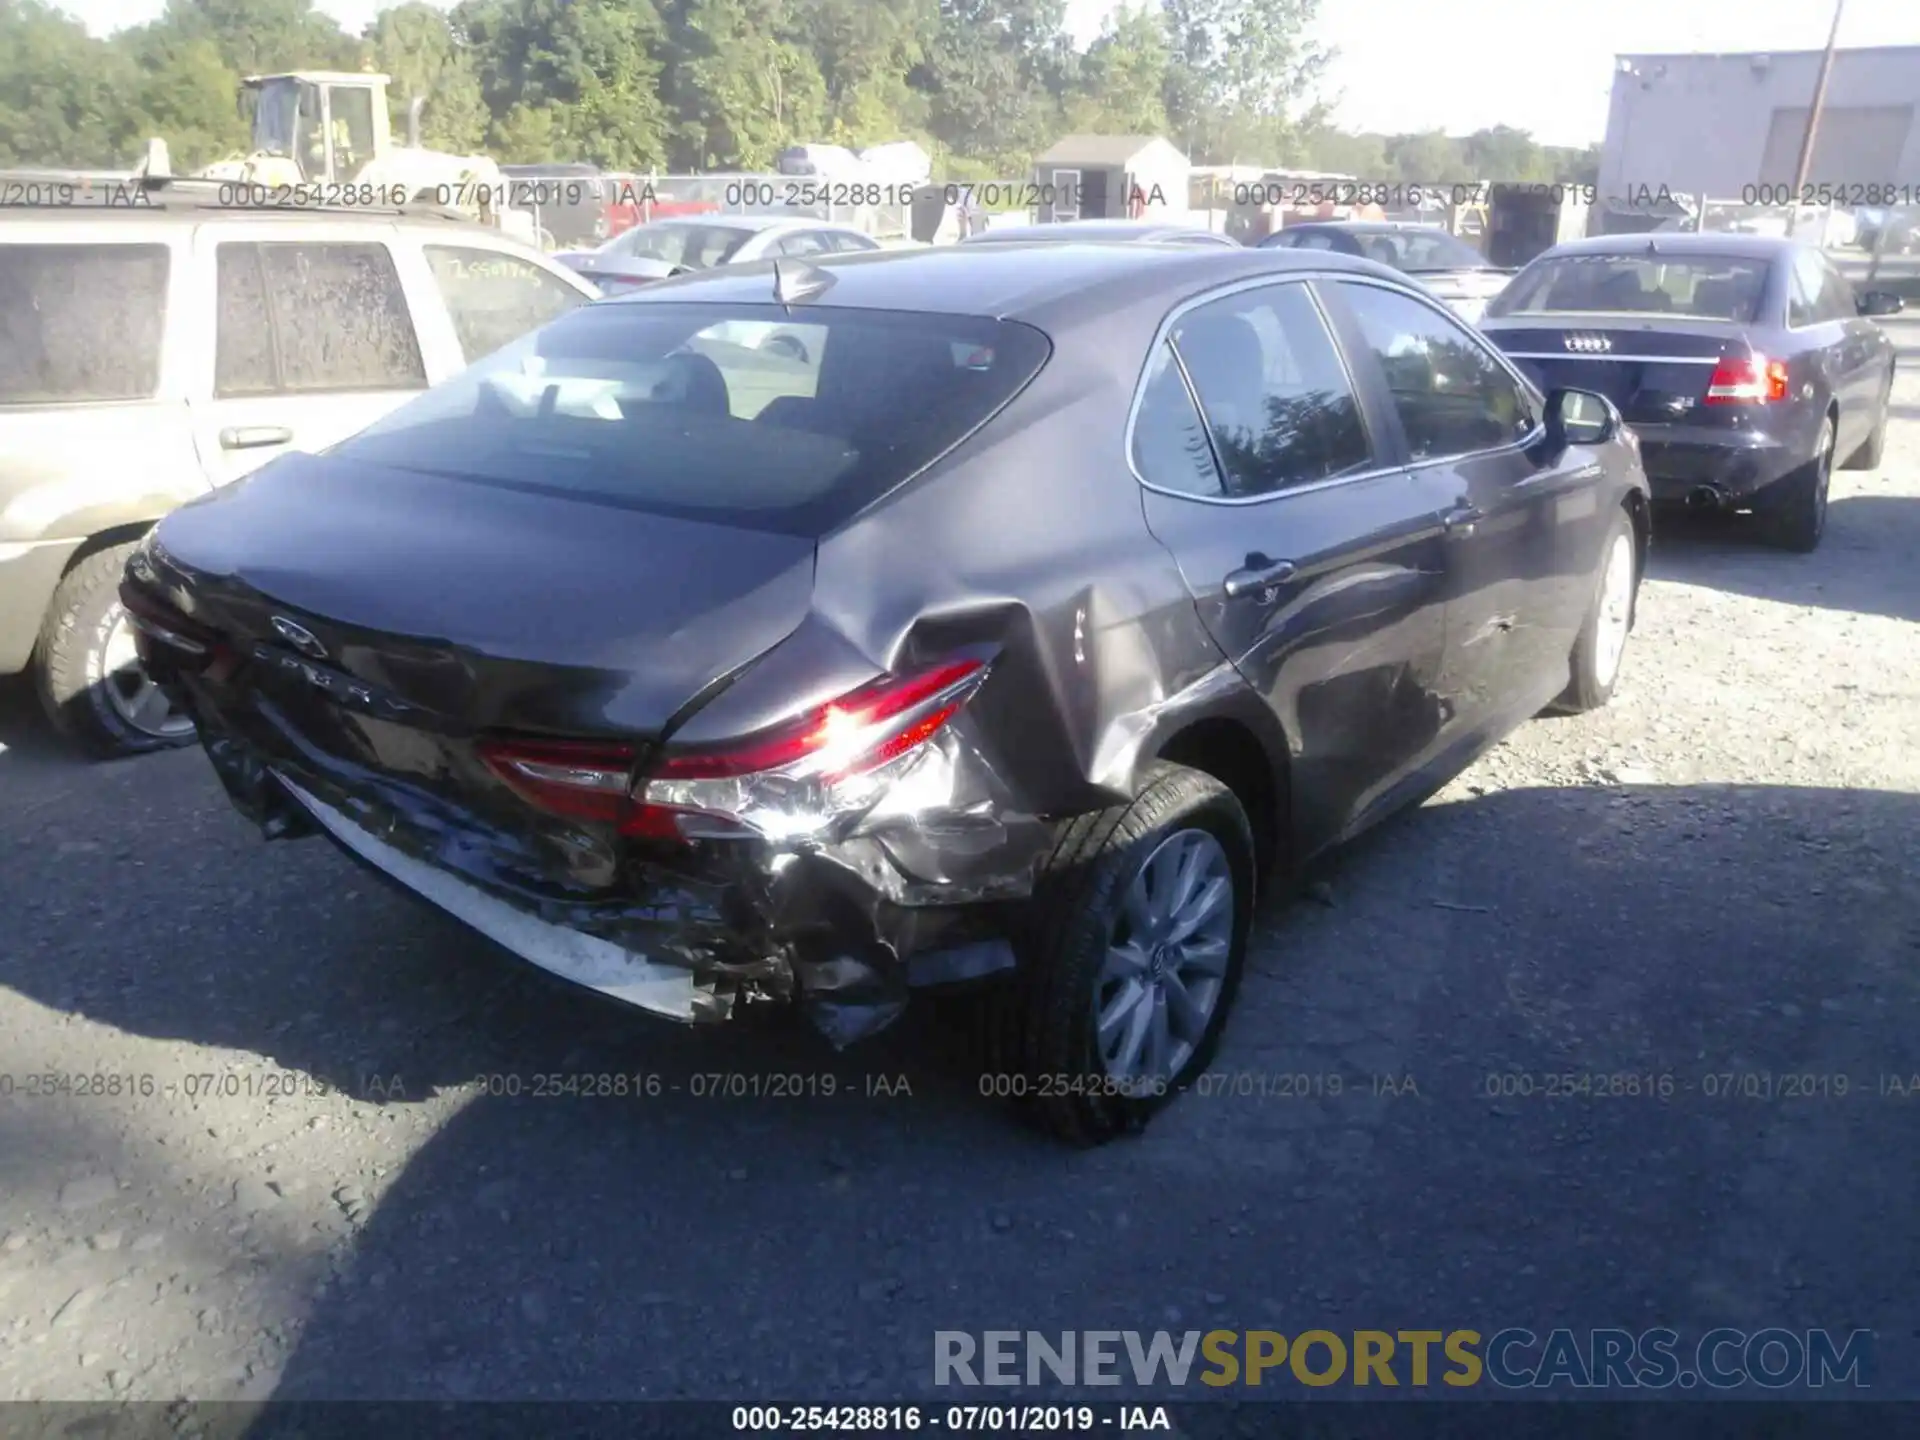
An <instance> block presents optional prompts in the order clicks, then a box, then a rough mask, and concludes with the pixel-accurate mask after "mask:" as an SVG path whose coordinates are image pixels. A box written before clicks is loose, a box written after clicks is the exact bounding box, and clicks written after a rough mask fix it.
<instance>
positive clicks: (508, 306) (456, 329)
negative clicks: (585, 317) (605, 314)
mask: <svg viewBox="0 0 1920 1440" xmlns="http://www.w3.org/2000/svg"><path fill="white" fill-rule="evenodd" d="M424 249H425V250H426V254H427V264H428V265H429V266H430V267H431V268H432V270H433V279H434V283H435V284H436V285H437V286H438V287H439V289H440V298H441V299H442V300H444V301H446V303H447V317H448V318H449V319H450V320H452V321H453V333H454V334H455V335H456V336H458V337H459V340H460V353H461V355H462V356H464V357H465V359H466V362H467V363H468V364H469V365H471V364H472V363H473V362H474V361H476V360H478V359H480V358H481V357H482V356H484V355H491V354H492V353H493V352H494V351H496V350H498V349H499V348H500V347H501V346H502V345H507V344H511V343H512V342H513V341H515V340H518V339H519V338H520V337H521V336H522V335H524V334H526V333H527V332H528V331H529V330H538V329H539V328H540V327H541V326H542V325H544V324H546V323H547V322H548V321H549V320H552V319H554V318H556V317H557V316H560V315H564V314H566V313H567V311H569V310H571V309H573V308H574V306H576V305H583V304H585V303H586V299H587V297H586V296H584V295H582V294H581V293H580V292H579V291H578V290H575V289H574V288H573V287H572V286H571V285H567V284H565V283H563V282H562V281H561V280H559V279H558V278H557V277H555V276H552V275H549V274H548V273H547V272H546V271H544V270H542V269H541V268H540V267H539V266H538V265H535V264H534V263H532V262H531V261H529V260H523V259H521V258H520V257H519V256H517V255H506V254H502V253H501V252H500V251H498V250H478V249H475V248H474V247H472V246H470V245H428V246H425V247H424Z"/></svg>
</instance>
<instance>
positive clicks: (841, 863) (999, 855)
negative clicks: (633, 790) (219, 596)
mask: <svg viewBox="0 0 1920 1440" xmlns="http://www.w3.org/2000/svg"><path fill="white" fill-rule="evenodd" d="M183 698H184V699H185V701H186V703H187V708H188V709H189V710H190V711H191V712H192V713H193V714H194V715H195V717H196V719H198V720H199V722H200V725H201V735H202V740H203V745H204V748H205V749H206V752H207V755H208V758H209V759H210V760H211V761H212V763H213V767H214V770H215V772H216V773H217V774H218V775H219V776H220V779H221V782H222V784H223V785H224V786H225V787H226V789H227V791H228V794H229V795H230V796H231V797H232V798H233V801H234V804H235V806H236V807H237V808H238V809H239V810H240V812H241V813H242V814H243V815H245V816H247V817H248V818H249V819H251V820H252V821H253V822H254V823H255V824H257V825H259V827H260V829H261V831H262V833H263V834H264V835H265V836H266V837H267V838H269V839H291V838H298V837H301V836H304V835H310V834H313V833H316V831H318V830H319V828H320V827H318V826H317V825H316V824H315V822H314V820H313V819H312V817H311V816H310V815H308V814H307V813H306V811H305V810H304V809H303V807H302V806H301V805H300V804H299V802H298V801H296V800H295V799H293V798H292V797H291V796H290V795H289V794H288V793H287V792H286V790H285V788H284V787H282V786H281V785H280V784H279V783H278V781H277V780H276V779H275V777H274V774H273V769H274V767H283V768H285V769H286V770H287V771H288V773H289V775H291V776H297V779H298V783H299V784H300V785H301V786H302V787H304V788H307V789H310V790H311V791H312V793H313V794H314V795H315V796H316V797H318V798H321V799H322V800H324V802H325V803H326V804H327V805H328V806H330V807H333V808H335V809H337V810H339V811H340V812H341V813H342V814H344V815H345V816H346V817H348V818H349V819H351V820H352V821H353V822H354V823H355V824H357V825H359V826H360V827H362V828H363V829H365V830H366V831H367V832H368V833H369V834H371V835H373V836H374V837H375V838H377V839H378V840H380V841H381V842H383V843H384V844H386V845H389V846H392V847H393V848H394V849H397V850H399V851H400V852H402V853H403V854H405V855H408V856H410V857H412V858H414V859H417V860H419V861H421V862H422V863H424V864H427V865H430V866H433V867H435V868H436V869H438V870H440V871H443V872H446V873H449V874H452V875H454V876H457V877H459V878H460V879H462V880H464V881H465V882H466V883H468V884H471V885H473V886H475V887H477V888H478V889H480V890H482V891H484V892H485V893H487V894H489V895H491V896H494V897H495V898H498V899H501V900H504V901H506V902H507V903H509V904H511V905H513V906H515V907H517V908H519V909H522V910H524V911H525V912H527V913H529V914H531V915H534V916H536V917H538V918H539V919H541V920H543V921H545V922H547V923H549V924H553V925H559V926H564V927H566V928H569V929H573V930H577V931H579V932H581V933H583V934H587V935H592V936H594V937H596V938H599V939H603V940H607V941H611V942H613V943H615V944H618V945H620V946H621V947H623V948H626V949H628V950H631V951H632V952H634V953H635V954H636V955H638V956H644V957H646V958H647V959H648V960H650V961H652V962H653V963H655V964H667V965H684V966H685V967H686V968H687V970H688V971H689V972H690V974H691V976H692V979H693V982H694V984H695V986H696V988H697V989H698V991H699V992H700V996H701V998H700V1000H699V1001H697V1002H696V1005H695V1010H694V1015H695V1019H696V1020H701V1021H720V1020H725V1019H727V1018H728V1017H729V1016H730V1015H731V1014H732V1013H733V1011H734V1009H735V1007H736V1006H737V1005H739V1004H741V1003H743V1002H746V1001H750V1000H751V1001H762V1000H764V1001H778V1002H785V1001H798V1003H799V1004H800V1006H801V1008H802V1010H803V1011H804V1012H805V1013H806V1014H807V1016H808V1018H809V1019H810V1020H811V1021H812V1022H813V1023H814V1024H815V1025H816V1026H817V1028H818V1029H819V1030H820V1031H821V1033H822V1034H823V1035H825V1036H826V1038H827V1039H828V1040H829V1041H831V1042H832V1043H833V1044H835V1045H836V1046H843V1045H848V1044H851V1043H853V1042H855V1041H857V1040H860V1039H863V1038H865V1037H867V1036H870V1035H872V1034H875V1033H877V1032H878V1031H879V1030H882V1029H884V1028H885V1027H886V1026H887V1025H889V1024H891V1023H892V1022H893V1021H894V1020H895V1019H897V1018H898V1017H899V1015H900V1014H901V1013H902V1011H904V1009H905V1007H906V1003H907V993H908V989H909V973H910V972H909V967H908V964H907V963H906V962H907V961H908V960H909V959H910V958H913V957H926V956H929V955H931V956H934V957H935V958H934V960H933V963H931V964H930V965H922V966H920V967H917V969H916V972H915V973H919V974H924V975H927V976H930V977H934V978H938V979H941V980H950V979H954V978H966V977H968V976H972V975H979V974H987V973H992V972H993V971H995V970H1003V969H1009V968H1011V967H1012V965H1013V953H1012V948H1011V944H1010V943H1009V941H1008V940H1007V939H1006V938H1005V937H1004V936H998V935H991V934H988V935H983V934H981V933H980V930H979V925H980V919H979V916H978V914H977V913H975V912H967V913H961V912H960V911H959V910H958V909H957V908H956V907H961V906H970V905H974V904H976V903H978V902H982V901H1000V900H1017V899H1019V898H1021V897H1024V896H1026V895H1028V894H1030V893H1031V891H1032V888H1033V883H1034V874H1035V870H1036V867H1037V864H1038V861H1039V859H1040V857H1041V856H1042V855H1043V854H1044V853H1045V852H1046V850H1047V848H1048V846H1049V844H1050V843H1051V836H1052V828H1051V827H1050V826H1049V825H1048V824H1047V823H1045V822H1044V821H1042V820H1041V819H1039V818H1038V817H1035V816H1029V815H1023V814H1022V813H1021V812H1020V810H1019V807H1018V805H1017V803H1016V801H1015V797H1014V796H1013V795H1012V794H1011V793H1010V791H1009V790H1008V788H1007V786H1006V784H1005V782H1004V780H1003V779H1002V778H1001V777H1000V775H999V774H998V773H997V771H996V770H995V767H994V766H993V765H992V763H991V762H990V761H989V760H988V759H987V758H986V756H985V755H984V754H983V753H982V752H981V750H980V749H978V748H977V747H976V746H975V745H974V744H972V743H971V742H970V741H969V739H968V738H967V736H966V734H965V728H964V724H956V725H953V726H949V727H948V728H947V729H946V730H943V731H942V732H941V733H940V734H939V735H937V736H936V737H935V738H934V739H933V740H932V741H930V742H929V743H927V744H926V745H924V746H922V747H920V748H919V749H917V750H915V751H913V752H910V753H909V754H908V755H907V756H905V757H903V758H902V760H901V761H896V762H894V763H893V764H891V765H889V766H887V767H885V768H886V772H887V773H886V774H885V775H884V777H882V778H883V783H878V784H876V785H875V786H873V787H872V790H873V792H874V795H875V797H876V798H874V799H872V800H871V801H870V802H869V803H867V804H865V805H864V806H862V807H861V808H857V809H849V810H845V811H841V812H838V813H816V814H813V815H808V816H801V815H796V814H794V813H793V812H792V810H791V809H790V808H789V809H787V810H785V811H783V812H782V813H780V814H777V815H756V814H755V813H753V812H751V811H748V812H745V813H743V814H742V816H741V819H742V820H743V821H744V822H746V823H748V824H750V825H751V824H754V823H755V822H761V823H763V824H764V826H765V828H766V829H767V830H768V831H769V832H770V833H772V834H785V835H793V834H794V832H804V833H803V834H802V835H801V836H800V837H798V838H789V839H784V840H778V841H776V840H769V839H765V838H729V839H713V840H700V841H694V842H691V843H685V844H650V843H648V842H645V841H621V840H618V839H617V838H615V837H613V836H612V835H611V834H609V833H606V832H605V831H604V830H603V829H602V828H601V827H595V826H590V825H585V824H578V825H575V824H567V823H565V822H561V821H557V820H551V819H548V818H547V817H538V816H536V817H534V818H533V824H534V825H535V827H536V828H534V829H532V830H528V829H526V828H525V827H524V824H523V825H520V826H500V825H495V824H492V823H489V821H488V820H487V819H486V818H483V817H482V816H480V815H478V814H476V813H475V812H474V811H472V810H469V809H467V808H465V807H463V806H458V805H455V804H452V803H450V802H449V801H448V800H446V799H445V798H443V797H441V796H438V795H435V794H433V793H431V792H430V791H429V790H428V789H426V788H425V787H423V786H415V785H411V784H409V783H407V782H406V781H404V780H402V779H400V778H399V777H396V776H395V775H393V774H392V773H390V772H376V771H374V770H372V769H369V768H366V767H362V766H357V765H354V764H352V763H351V762H349V761H347V760H344V759H342V758H340V757H339V756H336V755H325V754H322V753H320V752H318V751H316V750H314V749H313V748H312V747H310V746H302V747H300V749H301V751H303V752H304V753H302V754H301V759H300V762H299V763H297V764H295V763H292V762H287V761H282V760H281V759H280V758H278V757H279V755H280V754H282V753H284V752H285V750H286V749H287V748H288V745H287V742H289V741H292V740H294V739H295V738H296V737H294V736H293V735H292V733H291V732H290V731H288V730H286V729H285V728H284V727H280V726H275V727H274V729H275V731H276V732H277V733H276V734H275V736H274V740H275V743H274V751H275V757H276V758H274V759H273V760H272V761H269V760H268V759H267V758H266V756H265V753H264V751H263V749H262V747H261V746H260V745H258V744H256V743H254V742H253V741H251V740H249V739H248V738H246V737H245V735H244V734H241V733H236V731H237V730H244V729H247V728H252V727H254V726H259V725H262V724H267V723H270V721H269V720H268V718H267V717H266V716H263V715H261V714H259V713H256V714H255V715H253V716H249V717H246V718H245V719H241V720H240V723H239V725H238V727H234V726H231V725H230V722H229V719H228V717H227V716H226V715H225V714H224V713H223V712H222V709H221V707H220V706H219V704H218V703H217V701H216V700H215V699H214V697H213V696H212V695H211V694H210V693H209V692H208V690H207V689H206V688H205V687H202V686H200V685H197V684H189V685H188V686H187V687H186V689H185V691H184V694H183ZM262 708H263V709H265V710H268V711H270V709H271V707H270V705H269V706H265V707H262ZM235 718H236V719H239V718H240V717H235ZM785 798H786V800H787V802H788V804H789V805H791V803H792V800H793V797H792V795H791V794H789V795H788V796H787V797H785ZM814 798H815V800H816V801H820V800H821V799H822V797H821V796H820V795H818V794H816V795H815V796H814ZM521 818H524V817H521ZM556 860H562V861H564V864H556V863H555V861H556ZM560 876H564V877H567V878H566V879H565V880H561V879H559V878H557V877H560ZM948 947H952V948H953V951H954V953H953V954H952V955H951V956H950V957H948V958H946V959H944V960H943V959H941V958H938V952H941V951H942V950H943V949H946V948H948Z"/></svg>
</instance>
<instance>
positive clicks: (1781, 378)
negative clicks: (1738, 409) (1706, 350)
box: [1707, 355, 1787, 405]
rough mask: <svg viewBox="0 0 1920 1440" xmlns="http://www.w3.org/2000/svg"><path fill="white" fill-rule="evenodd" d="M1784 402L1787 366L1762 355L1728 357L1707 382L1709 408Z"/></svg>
mask: <svg viewBox="0 0 1920 1440" xmlns="http://www.w3.org/2000/svg"><path fill="white" fill-rule="evenodd" d="M1786 398H1787V362H1786V361H1784V360H1769V359H1767V357H1766V356H1764V355H1729V356H1727V357H1726V358H1725V359H1723V360H1722V361H1721V362H1720V363H1719V364H1718V365H1716V366H1714V367H1713V378H1712V379H1710V380H1708V381H1707V404H1709V405H1740V404H1746V405H1765V404H1768V403H1769V402H1771V401H1774V400H1784V399H1786Z"/></svg>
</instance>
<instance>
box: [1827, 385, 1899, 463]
mask: <svg viewBox="0 0 1920 1440" xmlns="http://www.w3.org/2000/svg"><path fill="white" fill-rule="evenodd" d="M1892 409H1893V372H1892V371H1891V370H1889V371H1888V372H1887V383H1886V384H1885V385H1884V386H1882V387H1881V389H1880V408H1879V409H1877V410H1875V411H1874V413H1873V433H1872V434H1870V435H1869V436H1867V439H1866V443H1865V444H1863V445H1862V446H1861V447H1860V448H1859V449H1858V450H1856V451H1854V452H1853V454H1852V455H1851V456H1850V457H1849V458H1848V460H1847V463H1846V464H1845V465H1843V466H1841V467H1840V468H1841V469H1843V470H1878V469H1879V468H1880V462H1881V460H1882V459H1884V458H1885V457H1886V453H1887V417H1888V415H1889V413H1890V412H1891V411H1892Z"/></svg>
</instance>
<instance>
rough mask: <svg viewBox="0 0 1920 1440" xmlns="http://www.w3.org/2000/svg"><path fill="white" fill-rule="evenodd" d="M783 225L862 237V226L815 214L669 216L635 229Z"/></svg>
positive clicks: (728, 228)
mask: <svg viewBox="0 0 1920 1440" xmlns="http://www.w3.org/2000/svg"><path fill="white" fill-rule="evenodd" d="M782 225H791V226H798V227H801V228H803V229H807V230H851V231H853V232H854V233H855V234H862V233H864V232H862V231H861V230H859V228H858V227H856V226H853V225H842V224H840V223H839V222H837V221H834V220H816V219H814V218H813V217H812V216H811V215H728V214H723V213H721V212H719V211H712V212H708V213H704V214H700V215H669V216H666V217H665V218H663V219H660V220H649V221H647V222H646V224H644V225H638V226H635V227H634V228H635V229H638V230H655V229H658V230H666V229H685V228H686V227H688V226H701V227H704V228H707V229H715V228H717V229H721V230H748V231H754V232H758V231H761V230H773V229H777V228H779V227H780V226H782Z"/></svg>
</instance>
